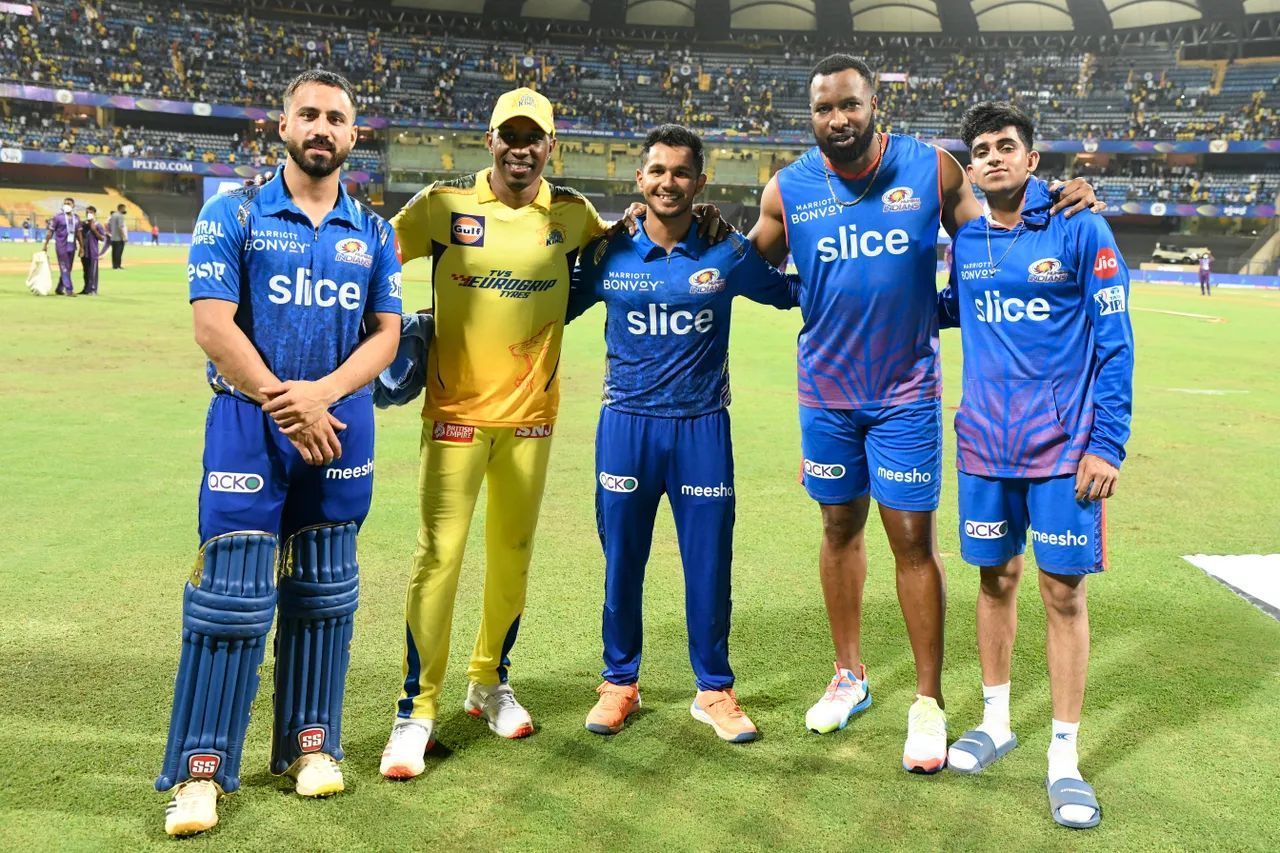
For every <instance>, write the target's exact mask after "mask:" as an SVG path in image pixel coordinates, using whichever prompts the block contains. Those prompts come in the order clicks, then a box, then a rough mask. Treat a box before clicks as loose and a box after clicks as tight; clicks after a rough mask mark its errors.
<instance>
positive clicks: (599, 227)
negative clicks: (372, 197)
mask: <svg viewBox="0 0 1280 853" xmlns="http://www.w3.org/2000/svg"><path fill="white" fill-rule="evenodd" d="M490 171H491V170H490V169H483V170H481V171H480V172H478V173H477V174H475V175H468V176H466V177H464V178H459V179H457V180H454V181H440V182H436V183H434V184H432V185H431V186H429V187H427V188H426V189H424V190H423V191H422V192H420V193H418V194H417V195H416V196H414V197H413V198H412V199H411V200H410V201H409V203H408V204H406V205H405V206H404V208H403V209H402V210H401V211H400V212H399V213H397V214H396V215H395V216H393V217H392V218H391V226H392V227H393V228H394V229H395V232H396V238H397V239H398V241H399V244H400V259H401V260H402V261H404V262H405V263H408V262H409V261H411V260H413V259H414V258H421V257H430V258H431V262H432V267H431V289H432V294H433V296H434V304H435V317H436V330H435V338H434V340H432V342H431V349H430V352H429V353H428V355H427V382H426V391H427V393H426V403H425V404H424V406H423V411H422V415H423V417H424V418H426V419H428V420H439V421H451V422H454V423H461V424H468V425H471V426H482V427H483V426H488V427H509V426H532V425H537V424H549V423H553V422H554V421H555V418H556V411H557V409H558V408H559V405H560V381H559V371H558V368H559V366H560V342H561V339H562V337H563V334H564V316H565V308H566V306H567V304H568V299H569V274H570V272H571V271H572V270H573V265H574V262H575V259H576V257H577V253H578V252H579V251H580V250H581V249H582V248H583V247H584V246H586V245H587V242H588V241H590V240H591V239H592V238H594V237H596V236H598V235H600V234H601V233H603V232H604V230H605V227H606V226H605V223H604V222H603V220H601V219H600V214H598V213H597V212H596V209H595V208H594V207H592V205H591V202H589V201H587V200H586V199H585V198H583V197H582V196H581V195H579V194H578V193H577V192H576V191H574V190H571V189H569V188H567V187H556V186H552V185H551V184H549V183H547V181H545V180H544V181H542V186H541V187H540V188H539V190H538V196H537V198H536V199H534V201H533V203H532V204H528V205H525V206H524V207H522V208H519V209H512V208H510V207H507V206H506V205H505V204H503V203H502V202H501V201H499V200H498V198H497V197H496V196H495V195H494V194H493V190H492V189H491V188H490V186H489V172H490Z"/></svg>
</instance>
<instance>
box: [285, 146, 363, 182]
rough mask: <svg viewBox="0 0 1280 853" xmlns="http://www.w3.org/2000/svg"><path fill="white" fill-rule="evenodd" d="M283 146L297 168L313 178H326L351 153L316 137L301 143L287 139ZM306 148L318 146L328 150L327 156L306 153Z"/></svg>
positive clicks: (345, 160)
mask: <svg viewBox="0 0 1280 853" xmlns="http://www.w3.org/2000/svg"><path fill="white" fill-rule="evenodd" d="M284 147H285V150H286V151H288V152H289V159H290V160H292V161H293V162H295V163H297V164H298V168H299V169H301V170H302V171H303V172H304V173H305V174H308V175H310V176H311V177H313V178H327V177H328V176H329V175H332V174H333V173H334V172H336V171H337V170H338V169H339V167H341V166H342V164H343V163H345V162H347V155H348V154H350V153H351V152H350V150H347V151H339V150H338V149H337V148H336V147H334V144H333V143H332V142H327V141H320V140H317V139H307V140H305V141H303V142H301V143H298V142H293V141H287V142H285V144H284ZM308 148H320V149H323V150H325V151H328V152H329V157H328V158H324V157H321V156H318V155H316V154H315V153H311V154H308V153H307V149H308Z"/></svg>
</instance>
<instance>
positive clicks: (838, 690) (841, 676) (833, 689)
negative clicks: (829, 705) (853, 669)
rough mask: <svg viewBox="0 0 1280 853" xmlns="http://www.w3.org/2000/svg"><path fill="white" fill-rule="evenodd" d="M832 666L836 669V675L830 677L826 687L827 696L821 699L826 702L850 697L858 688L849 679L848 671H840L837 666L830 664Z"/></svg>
mask: <svg viewBox="0 0 1280 853" xmlns="http://www.w3.org/2000/svg"><path fill="white" fill-rule="evenodd" d="M832 666H834V667H835V668H836V674H835V675H833V676H832V677H831V683H829V684H828V685H827V694H826V695H825V696H823V697H822V698H823V699H825V700H826V701H828V702H831V701H834V700H836V699H843V698H845V697H847V696H850V695H851V694H853V693H854V691H856V690H857V689H858V687H859V685H858V682H857V681H856V680H855V679H853V678H852V677H850V674H849V672H848V670H843V669H841V668H840V665H839V664H832Z"/></svg>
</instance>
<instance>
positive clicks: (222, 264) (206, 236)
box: [187, 194, 249, 304]
mask: <svg viewBox="0 0 1280 853" xmlns="http://www.w3.org/2000/svg"><path fill="white" fill-rule="evenodd" d="M248 204H249V201H248V199H246V198H245V197H244V196H242V195H238V194H230V195H216V196H214V197H213V198H211V199H209V200H208V201H207V202H205V205H204V207H203V208H201V210H200V217H199V218H198V219H197V220H196V227H195V230H194V231H192V233H191V251H190V252H188V254H187V288H188V298H189V300H190V301H191V302H195V301H196V300H197V299H221V300H224V301H226V302H235V303H236V304H239V302H240V281H241V276H242V274H243V270H242V265H243V264H242V261H243V257H244V256H243V248H244V234H245V226H244V224H242V222H241V219H242V217H243V218H244V219H245V220H246V221H247V218H248V209H247V207H246V206H247V205H248Z"/></svg>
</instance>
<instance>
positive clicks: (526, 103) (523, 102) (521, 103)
mask: <svg viewBox="0 0 1280 853" xmlns="http://www.w3.org/2000/svg"><path fill="white" fill-rule="evenodd" d="M537 105H538V101H537V99H536V98H534V97H533V95H521V96H520V100H518V101H516V106H517V107H535V106H537Z"/></svg>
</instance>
